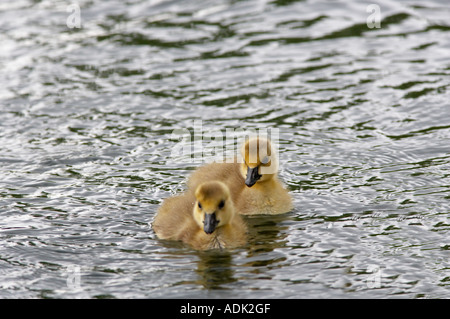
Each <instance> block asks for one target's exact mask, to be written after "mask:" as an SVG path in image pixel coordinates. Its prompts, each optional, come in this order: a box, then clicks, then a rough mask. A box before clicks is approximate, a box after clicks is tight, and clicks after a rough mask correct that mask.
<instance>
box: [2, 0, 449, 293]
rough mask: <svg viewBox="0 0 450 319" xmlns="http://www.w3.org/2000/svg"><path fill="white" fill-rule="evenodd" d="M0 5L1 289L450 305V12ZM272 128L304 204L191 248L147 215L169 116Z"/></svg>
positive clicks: (173, 187)
mask: <svg viewBox="0 0 450 319" xmlns="http://www.w3.org/2000/svg"><path fill="white" fill-rule="evenodd" d="M78 3H79V8H80V11H79V13H80V15H79V17H80V19H81V20H80V23H81V24H80V27H79V28H77V27H74V28H69V27H68V24H67V23H68V22H69V26H73V25H72V24H70V23H71V22H73V20H70V16H71V14H74V12H75V11H73V10H72V9H71V8H72V7H71V4H72V2H70V1H25V0H24V1H3V2H1V4H0V44H1V49H0V70H1V71H0V74H1V76H0V107H1V110H2V112H1V114H0V177H1V178H0V298H104V297H111V298H114V297H116V298H161V297H164V298H175V297H181V298H304V297H308V298H311V297H312V298H359V297H364V298H450V259H449V258H450V251H449V249H450V234H449V230H450V220H449V217H448V216H449V214H450V204H449V203H450V173H449V172H450V102H449V101H450V94H449V87H450V81H449V76H450V24H449V19H448V17H449V16H450V5H449V4H448V1H446V0H441V1H438V0H434V1H423V2H420V3H419V2H417V1H385V0H384V1H378V2H377V3H376V4H377V5H378V6H379V8H380V13H381V22H380V28H373V29H370V28H369V27H368V25H367V24H366V21H367V18H368V17H369V15H370V14H371V12H370V11H369V12H367V11H366V10H367V7H368V5H369V4H371V3H372V2H365V1H312V0H311V1H138V0H135V1H100V0H91V1H79V2H78ZM200 120H201V121H202V122H201V123H202V127H203V130H204V132H212V131H221V132H225V130H226V129H227V128H228V129H237V128H242V129H256V128H262V129H278V130H279V133H280V138H279V150H280V161H281V165H282V166H281V171H280V177H281V178H282V179H283V181H284V182H285V184H286V185H287V187H288V188H289V189H290V191H291V193H292V195H293V198H294V205H295V209H294V210H293V211H292V212H291V213H289V214H286V215H283V216H276V217H257V218H250V219H248V222H249V225H250V228H251V233H250V242H249V244H248V245H247V246H246V247H243V248H241V249H236V250H233V251H227V252H202V253H200V252H196V251H194V250H192V249H190V248H188V247H186V246H184V245H182V244H179V243H171V242H165V241H160V240H158V239H157V238H156V236H155V234H154V233H153V231H152V230H151V228H150V226H149V223H151V221H152V219H153V217H154V215H155V212H156V210H157V208H158V206H159V204H160V203H161V201H162V199H164V198H166V197H168V196H171V195H173V194H174V193H175V192H177V191H181V190H183V188H184V181H185V179H186V177H187V176H188V175H189V174H190V172H191V171H192V170H193V169H195V167H197V166H199V165H201V164H202V161H198V162H195V163H192V162H189V161H185V160H183V159H181V158H177V157H174V156H171V154H172V150H173V149H174V147H176V146H177V144H178V140H177V139H174V138H172V132H173V131H174V130H176V129H187V130H189V132H193V130H194V121H200Z"/></svg>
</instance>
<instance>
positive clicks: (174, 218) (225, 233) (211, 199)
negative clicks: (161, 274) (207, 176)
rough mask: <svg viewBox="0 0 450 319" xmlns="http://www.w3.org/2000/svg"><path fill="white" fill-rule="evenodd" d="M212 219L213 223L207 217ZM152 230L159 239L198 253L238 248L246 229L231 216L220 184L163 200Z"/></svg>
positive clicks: (227, 197)
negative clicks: (187, 246) (178, 244)
mask: <svg viewBox="0 0 450 319" xmlns="http://www.w3.org/2000/svg"><path fill="white" fill-rule="evenodd" d="M221 201H222V202H223V205H222V207H221V206H220V205H221ZM199 202H202V206H201V205H200V206H201V208H200V206H199ZM213 215H214V219H212V218H211V217H208V216H213ZM208 218H209V219H208ZM208 221H209V222H208ZM208 223H209V224H208ZM207 225H209V226H207ZM153 229H154V230H155V232H156V235H157V236H158V237H159V238H161V239H169V240H179V241H182V242H184V243H186V244H188V245H190V246H192V247H193V248H195V249H199V250H206V249H217V248H219V249H222V248H235V247H239V246H242V245H244V244H245V243H246V233H247V226H246V225H245V223H244V221H243V220H242V218H241V216H239V214H237V213H235V210H234V205H233V202H232V200H231V198H230V194H229V190H228V188H227V187H226V185H224V184H223V183H220V182H208V183H202V184H200V185H198V186H197V187H196V192H195V193H194V192H192V191H189V190H188V191H187V192H186V193H185V194H183V195H179V196H175V197H171V198H168V199H166V200H164V202H163V204H162V205H161V207H160V209H159V211H158V213H157V215H156V217H155V220H154V222H153Z"/></svg>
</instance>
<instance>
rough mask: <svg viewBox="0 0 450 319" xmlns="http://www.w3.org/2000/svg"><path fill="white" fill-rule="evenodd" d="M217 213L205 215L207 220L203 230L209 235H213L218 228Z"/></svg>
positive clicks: (204, 222)
mask: <svg viewBox="0 0 450 319" xmlns="http://www.w3.org/2000/svg"><path fill="white" fill-rule="evenodd" d="M217 223H218V221H217V219H216V213H212V214H205V220H204V221H203V225H204V226H203V230H204V231H205V233H207V234H212V233H213V232H214V230H215V229H216V226H217Z"/></svg>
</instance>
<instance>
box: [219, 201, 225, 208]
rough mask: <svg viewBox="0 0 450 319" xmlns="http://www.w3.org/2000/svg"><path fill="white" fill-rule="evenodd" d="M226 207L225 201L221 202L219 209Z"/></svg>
mask: <svg viewBox="0 0 450 319" xmlns="http://www.w3.org/2000/svg"><path fill="white" fill-rule="evenodd" d="M223 206H225V201H223V200H221V201H220V203H219V208H220V209H222V208H223Z"/></svg>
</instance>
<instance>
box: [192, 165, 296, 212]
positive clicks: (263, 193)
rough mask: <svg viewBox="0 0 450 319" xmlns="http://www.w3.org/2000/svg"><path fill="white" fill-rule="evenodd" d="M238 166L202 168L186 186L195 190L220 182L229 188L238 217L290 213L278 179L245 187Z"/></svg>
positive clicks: (290, 206) (284, 190) (285, 193)
mask: <svg viewBox="0 0 450 319" xmlns="http://www.w3.org/2000/svg"><path fill="white" fill-rule="evenodd" d="M241 165H242V164H241V163H211V164H208V165H205V166H202V167H200V168H198V169H197V170H196V171H195V172H194V173H193V174H192V175H191V177H190V178H189V180H188V187H189V188H193V189H195V187H196V186H197V185H199V184H200V183H201V182H202V181H208V180H219V181H222V182H223V183H225V184H226V185H227V186H228V187H229V189H230V193H231V197H232V199H233V202H234V205H235V207H236V210H237V211H238V212H239V213H240V214H242V215H258V214H267V215H277V214H283V213H287V212H289V211H291V210H292V207H293V206H292V198H291V196H290V195H289V193H288V191H287V190H286V189H285V188H284V187H283V184H282V183H281V181H280V180H279V179H278V178H276V177H274V178H272V179H270V180H267V181H264V182H257V183H256V184H255V185H253V186H252V187H248V186H246V185H245V179H244V177H243V176H242V174H241Z"/></svg>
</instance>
